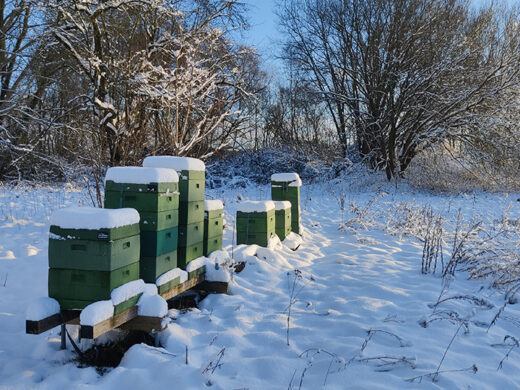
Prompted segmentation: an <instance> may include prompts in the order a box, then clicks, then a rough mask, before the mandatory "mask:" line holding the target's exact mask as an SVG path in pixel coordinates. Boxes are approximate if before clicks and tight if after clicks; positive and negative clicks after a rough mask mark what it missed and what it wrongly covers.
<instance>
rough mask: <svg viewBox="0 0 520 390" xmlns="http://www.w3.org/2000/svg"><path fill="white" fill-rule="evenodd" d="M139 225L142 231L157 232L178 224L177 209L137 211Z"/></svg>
mask: <svg viewBox="0 0 520 390" xmlns="http://www.w3.org/2000/svg"><path fill="white" fill-rule="evenodd" d="M139 215H140V216H141V220H140V222H139V227H140V228H141V231H142V232H157V231H160V230H166V229H170V228H172V227H175V226H178V225H179V210H178V209H176V210H168V211H160V212H139Z"/></svg>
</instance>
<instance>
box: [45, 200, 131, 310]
mask: <svg viewBox="0 0 520 390" xmlns="http://www.w3.org/2000/svg"><path fill="white" fill-rule="evenodd" d="M139 247H140V245H139V214H138V213H137V211H135V210H133V209H120V210H105V209H99V208H93V207H81V208H80V207H71V208H67V209H61V210H59V211H57V212H55V213H54V214H53V215H52V218H51V227H50V235H49V285H48V288H49V297H51V298H54V299H56V300H57V301H58V302H59V303H60V307H61V309H62V310H67V309H83V308H85V307H86V306H88V305H89V304H91V303H93V302H96V301H102V300H108V299H110V294H111V292H112V290H114V289H115V288H117V287H119V286H122V285H123V284H125V283H128V282H131V281H133V280H137V279H139ZM138 298H139V296H135V297H133V298H131V299H130V300H127V301H125V302H123V303H120V304H119V305H117V306H116V307H115V313H114V314H118V313H120V312H122V311H124V310H126V309H127V308H129V307H131V306H133V305H135V304H136V303H137V300H138Z"/></svg>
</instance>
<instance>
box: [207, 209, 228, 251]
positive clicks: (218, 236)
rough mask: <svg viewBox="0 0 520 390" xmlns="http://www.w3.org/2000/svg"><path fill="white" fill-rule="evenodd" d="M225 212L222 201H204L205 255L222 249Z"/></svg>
mask: <svg viewBox="0 0 520 390" xmlns="http://www.w3.org/2000/svg"><path fill="white" fill-rule="evenodd" d="M223 213H224V205H223V204H222V201H220V200H205V201H204V256H208V255H209V254H210V253H211V252H214V251H217V250H221V249H222V234H223V229H222V228H223V223H224V217H223Z"/></svg>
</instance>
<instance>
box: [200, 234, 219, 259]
mask: <svg viewBox="0 0 520 390" xmlns="http://www.w3.org/2000/svg"><path fill="white" fill-rule="evenodd" d="M220 250H222V235H220V236H216V237H204V242H203V254H204V256H206V257H207V256H208V255H209V254H210V253H212V252H215V251H220Z"/></svg>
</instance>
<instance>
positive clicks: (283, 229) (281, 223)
mask: <svg viewBox="0 0 520 390" xmlns="http://www.w3.org/2000/svg"><path fill="white" fill-rule="evenodd" d="M274 207H275V232H276V235H277V236H278V237H279V238H280V240H282V241H283V240H284V239H285V237H287V235H288V234H289V233H290V232H291V224H292V219H291V202H289V201H286V200H280V201H275V202H274Z"/></svg>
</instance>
